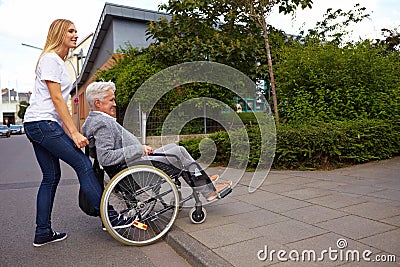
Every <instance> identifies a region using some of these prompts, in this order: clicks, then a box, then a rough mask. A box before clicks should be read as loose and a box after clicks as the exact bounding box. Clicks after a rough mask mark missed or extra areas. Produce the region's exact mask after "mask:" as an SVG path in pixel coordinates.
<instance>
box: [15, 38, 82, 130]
mask: <svg viewBox="0 0 400 267" xmlns="http://www.w3.org/2000/svg"><path fill="white" fill-rule="evenodd" d="M21 44H22V45H24V46H27V47H30V48H34V49H38V50H43V49H42V48H40V47H37V46H34V45H29V44H25V43H21ZM73 55H74V56H76V57H77V60H80V59H82V58H85V57H84V56H83V49H81V50H80V51H79V53H78V54H73ZM67 61H68V62H69V64H71V67H72V69H73V71H74V74H75V99H74V103H75V105H76V107H75V108H76V117H77V121H76V127H77V128H78V131H80V128H81V124H80V118H79V117H80V115H79V98H78V83H77V81H78V73H77V71H76V69H75V67H74V64H72V62H71V60H70V59H68V60H67ZM77 67H78V69H79V63H78V61H77Z"/></svg>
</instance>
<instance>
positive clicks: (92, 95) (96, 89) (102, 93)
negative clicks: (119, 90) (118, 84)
mask: <svg viewBox="0 0 400 267" xmlns="http://www.w3.org/2000/svg"><path fill="white" fill-rule="evenodd" d="M110 89H112V90H113V91H114V92H115V84H114V83H113V82H112V81H108V82H93V83H91V84H89V86H88V87H87V88H86V101H87V102H88V103H89V107H90V110H94V108H95V107H94V101H95V100H96V99H99V100H104V98H105V97H106V95H107V93H106V92H107V91H108V90H110Z"/></svg>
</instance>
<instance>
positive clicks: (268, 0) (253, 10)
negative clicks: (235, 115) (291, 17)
mask: <svg viewBox="0 0 400 267" xmlns="http://www.w3.org/2000/svg"><path fill="white" fill-rule="evenodd" d="M236 2H238V3H239V4H241V5H242V6H243V7H244V11H245V12H246V13H247V14H248V15H249V16H250V17H252V18H254V20H255V21H256V23H257V25H258V26H259V27H260V28H261V30H262V34H263V37H264V44H265V50H266V54H267V60H268V71H269V77H270V81H271V90H272V99H273V104H274V113H275V120H276V124H277V125H278V126H279V124H280V120H279V112H278V100H277V97H276V88H275V77H274V72H273V69H272V65H273V64H272V57H271V48H270V41H269V37H268V28H267V22H266V20H265V19H266V17H267V16H268V14H269V13H270V12H271V10H272V8H273V7H274V6H276V5H278V6H279V12H280V13H284V14H288V13H292V12H294V11H295V10H296V9H297V8H298V6H299V5H300V6H301V8H302V9H304V8H306V7H309V8H311V4H312V0H240V1H236Z"/></svg>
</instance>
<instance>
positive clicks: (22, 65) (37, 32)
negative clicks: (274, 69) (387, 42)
mask: <svg viewBox="0 0 400 267" xmlns="http://www.w3.org/2000/svg"><path fill="white" fill-rule="evenodd" d="M105 2H109V3H113V4H119V5H125V6H132V7H137V8H142V9H149V10H158V5H159V4H161V3H165V2H167V0H108V1H104V0H84V1H83V0H68V1H60V0H34V1H32V0H0V87H1V88H10V89H15V90H16V91H18V92H28V91H32V87H33V84H34V79H35V75H34V69H35V66H36V61H37V59H38V57H39V55H40V50H38V49H34V48H31V47H27V46H24V45H22V43H24V44H28V45H32V46H36V47H43V46H44V42H45V39H46V35H47V31H48V28H49V26H50V24H51V22H52V21H53V20H54V19H57V18H66V19H69V20H71V21H73V22H74V24H75V26H76V28H77V30H78V36H79V37H80V40H83V39H84V38H85V37H86V36H88V35H89V34H91V33H93V32H94V31H95V30H96V27H97V24H98V22H99V19H100V15H101V13H102V11H103V8H104V4H105ZM313 2H314V4H313V7H312V9H306V10H304V11H302V10H300V11H297V13H296V16H295V18H292V17H291V16H290V15H286V16H283V15H280V14H278V12H276V11H275V12H273V13H272V14H271V15H270V16H269V17H268V19H267V21H268V22H269V23H270V24H271V25H273V26H274V27H276V28H280V29H282V30H284V31H285V32H286V33H289V34H296V33H298V32H299V29H300V28H303V29H305V30H307V29H308V28H313V27H314V26H315V23H316V22H317V21H321V20H322V18H323V14H324V13H325V11H326V9H327V8H329V7H331V8H332V9H333V10H336V9H339V8H341V9H343V10H345V11H348V10H350V9H352V7H353V6H354V5H355V4H356V3H361V6H364V7H366V8H367V11H366V12H367V13H368V14H370V15H371V17H370V19H369V20H367V21H364V22H363V23H362V24H357V26H356V28H354V36H355V38H356V39H358V37H360V38H362V39H367V38H377V37H381V35H380V33H381V31H380V29H381V28H389V29H393V28H395V27H399V28H400V1H399V0H335V1H328V0H314V1H313ZM78 42H79V39H78Z"/></svg>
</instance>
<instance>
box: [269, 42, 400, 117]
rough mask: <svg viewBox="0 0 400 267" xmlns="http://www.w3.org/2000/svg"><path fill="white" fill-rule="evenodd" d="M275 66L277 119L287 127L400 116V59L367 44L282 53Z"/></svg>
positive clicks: (313, 46) (298, 48)
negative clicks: (280, 118)
mask: <svg viewBox="0 0 400 267" xmlns="http://www.w3.org/2000/svg"><path fill="white" fill-rule="evenodd" d="M281 56H282V60H281V61H280V62H279V63H278V64H277V66H276V70H275V72H276V76H277V85H278V86H279V89H280V90H279V91H278V96H279V98H280V99H281V102H280V106H279V109H280V112H281V116H282V117H283V118H284V119H285V120H286V121H287V122H293V121H332V120H354V119H361V118H376V119H395V118H399V114H400V112H399V111H400V76H399V75H398V73H400V60H399V59H400V55H399V54H398V53H387V52H386V50H385V48H384V47H376V46H374V45H372V44H371V43H369V42H368V41H364V42H360V43H357V44H355V45H348V46H347V47H345V48H339V47H337V46H336V45H335V44H333V43H325V44H320V43H311V42H310V43H308V44H307V45H306V46H303V45H300V44H299V45H297V46H292V47H286V48H285V49H284V50H283V51H282V54H281Z"/></svg>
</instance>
